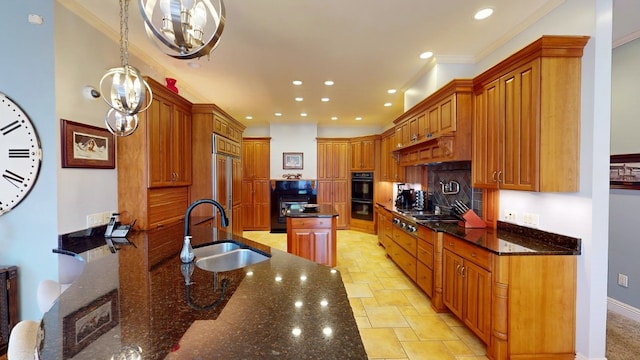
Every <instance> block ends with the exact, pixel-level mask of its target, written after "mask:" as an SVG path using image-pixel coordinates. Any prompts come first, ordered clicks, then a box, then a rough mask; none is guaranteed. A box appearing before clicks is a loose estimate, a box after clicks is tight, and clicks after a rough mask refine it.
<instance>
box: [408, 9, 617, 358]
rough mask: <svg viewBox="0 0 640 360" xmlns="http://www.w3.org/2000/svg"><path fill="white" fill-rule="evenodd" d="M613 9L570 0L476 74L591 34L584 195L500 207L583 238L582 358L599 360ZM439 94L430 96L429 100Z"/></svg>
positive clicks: (544, 196) (523, 197) (504, 202)
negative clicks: (550, 39) (551, 41)
mask: <svg viewBox="0 0 640 360" xmlns="http://www.w3.org/2000/svg"><path fill="white" fill-rule="evenodd" d="M611 12H612V2H611V0H566V1H565V2H564V3H562V4H561V5H560V6H559V7H557V8H556V9H555V10H553V11H552V12H551V13H549V14H548V15H547V16H545V17H544V18H542V19H540V20H539V21H538V22H536V23H534V24H533V25H532V26H530V27H529V28H527V29H526V30H524V31H523V32H522V33H520V34H518V35H517V36H516V37H515V38H514V39H513V40H511V41H509V42H507V43H505V44H504V45H503V46H501V47H500V48H498V49H497V50H495V51H493V52H492V53H490V54H489V55H488V56H487V57H486V58H484V59H482V60H480V61H479V62H478V64H476V67H475V74H474V76H475V75H478V74H480V73H482V72H483V71H485V70H487V69H488V68H490V67H491V66H493V65H495V64H496V63H498V62H500V61H501V60H503V59H504V58H506V57H508V56H509V55H511V54H512V53H514V52H516V51H518V50H519V49H521V48H522V47H524V46H526V45H527V44H529V43H531V42H532V41H534V40H536V39H538V38H539V37H540V36H542V35H545V34H562V35H588V36H591V40H590V41H589V43H588V44H587V46H586V48H585V51H584V56H583V62H582V99H581V103H582V107H581V147H580V167H581V170H580V191H579V192H577V193H529V192H517V191H500V208H501V209H506V208H508V209H512V210H515V211H516V212H517V213H518V214H519V219H518V221H519V222H522V214H523V213H524V212H530V213H536V214H539V215H540V229H542V230H546V231H550V232H555V233H559V234H563V235H568V236H573V237H578V238H581V239H582V255H581V256H579V258H578V298H577V324H576V330H577V333H576V336H577V338H576V351H577V357H578V358H591V359H600V358H604V354H605V329H606V327H605V326H606V295H607V289H606V288H607V277H606V276H607V275H606V270H605V269H607V261H608V255H607V246H608V207H609V205H608V200H609V191H608V181H609V179H608V169H609V168H608V162H609V160H608V158H609V133H610V130H609V126H610V111H609V109H610V96H609V92H610V79H611V74H610V71H611V66H610V58H611V26H612V19H611ZM437 71H438V66H436V67H434V69H433V70H432V71H431V73H429V74H426V75H425V77H424V78H422V79H419V80H418V81H416V86H415V87H411V88H410V90H412V91H413V92H415V91H416V90H417V89H421V88H424V86H425V84H430V83H432V81H433V77H434V76H435V77H436V79H437V83H446V79H445V78H444V77H443V76H442V75H443V73H437V74H434V72H437ZM448 76H452V75H450V74H449V75H448ZM449 80H450V79H449ZM596 89H597V93H596ZM431 92H432V91H431ZM431 92H428V91H427V92H425V93H424V96H423V98H424V97H426V96H428V95H429V94H430V93H431ZM412 94H413V95H412V96H413V98H414V99H415V94H414V93H412ZM405 99H407V97H405ZM405 101H407V100H405ZM408 107H410V106H408ZM596 119H597V120H596ZM501 218H502V216H501Z"/></svg>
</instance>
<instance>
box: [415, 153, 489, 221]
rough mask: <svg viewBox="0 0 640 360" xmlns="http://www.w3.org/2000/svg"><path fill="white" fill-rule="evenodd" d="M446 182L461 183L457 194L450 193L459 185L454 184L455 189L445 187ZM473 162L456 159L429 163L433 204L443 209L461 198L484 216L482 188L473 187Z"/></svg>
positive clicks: (446, 208) (429, 179)
mask: <svg viewBox="0 0 640 360" xmlns="http://www.w3.org/2000/svg"><path fill="white" fill-rule="evenodd" d="M441 182H442V183H444V184H449V183H452V182H456V183H458V184H460V185H459V189H457V190H458V191H457V193H456V194H449V193H450V192H454V191H452V190H456V187H457V185H455V184H453V189H448V190H447V189H445V192H446V193H445V192H443V186H442V185H441ZM471 183H472V182H471V162H470V161H456V162H446V163H439V164H433V165H428V172H427V189H425V190H426V191H427V193H428V194H431V195H432V197H433V205H434V206H436V205H437V206H440V208H441V209H442V210H443V211H447V210H449V209H450V208H451V204H453V203H454V201H456V200H460V201H462V202H463V203H465V204H467V205H468V206H469V207H471V208H472V209H473V211H475V212H476V214H478V216H482V190H481V189H474V188H472V187H471Z"/></svg>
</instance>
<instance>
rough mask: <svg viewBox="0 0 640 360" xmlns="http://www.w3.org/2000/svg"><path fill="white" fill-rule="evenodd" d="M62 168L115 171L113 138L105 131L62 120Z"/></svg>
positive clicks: (114, 144)
mask: <svg viewBox="0 0 640 360" xmlns="http://www.w3.org/2000/svg"><path fill="white" fill-rule="evenodd" d="M60 124H61V128H60V136H61V141H62V167H63V168H92V169H115V167H116V142H115V136H114V135H113V134H112V133H110V132H109V131H108V130H107V129H102V128H99V127H96V126H91V125H87V124H81V123H77V122H73V121H69V120H65V119H62V120H61V122H60Z"/></svg>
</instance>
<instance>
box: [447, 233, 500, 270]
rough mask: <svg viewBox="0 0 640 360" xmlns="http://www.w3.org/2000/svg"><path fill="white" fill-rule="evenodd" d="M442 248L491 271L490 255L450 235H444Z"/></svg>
mask: <svg viewBox="0 0 640 360" xmlns="http://www.w3.org/2000/svg"><path fill="white" fill-rule="evenodd" d="M444 248H445V249H448V250H450V251H452V252H453V253H455V254H457V255H459V256H461V257H463V258H465V259H466V260H469V261H471V262H473V263H475V264H476V265H478V266H481V267H483V268H485V269H487V270H491V266H490V263H491V254H490V253H489V252H488V251H487V250H483V249H481V248H479V247H477V246H475V245H472V244H470V243H468V242H466V241H464V240H461V239H458V238H455V237H453V236H451V235H448V234H445V235H444Z"/></svg>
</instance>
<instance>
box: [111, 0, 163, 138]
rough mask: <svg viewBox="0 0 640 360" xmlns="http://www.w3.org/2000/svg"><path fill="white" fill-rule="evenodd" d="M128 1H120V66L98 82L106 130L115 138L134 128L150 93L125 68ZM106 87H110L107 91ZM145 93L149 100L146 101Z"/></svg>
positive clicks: (134, 71) (135, 73)
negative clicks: (105, 109)
mask: <svg viewBox="0 0 640 360" xmlns="http://www.w3.org/2000/svg"><path fill="white" fill-rule="evenodd" d="M128 23H129V0H120V65H121V66H120V67H117V68H113V69H109V70H108V71H107V73H106V74H104V76H103V77H102V79H101V80H100V92H101V93H102V99H103V100H104V101H105V102H106V103H107V104H108V105H109V106H110V107H111V108H110V109H109V110H108V111H107V114H106V116H105V119H104V121H105V123H106V125H107V129H109V131H110V132H111V133H113V134H114V135H117V136H128V135H131V134H132V133H133V132H134V131H136V129H137V128H138V115H137V114H138V113H139V112H141V111H145V110H146V109H147V108H148V107H149V105H151V100H152V97H153V94H152V93H151V88H149V84H147V82H146V81H145V80H144V79H143V78H142V75H141V74H140V72H139V71H138V69H136V68H135V67H133V66H131V65H129V50H128V47H129V39H128V38H129V24H128ZM107 86H110V88H107ZM147 93H148V94H149V100H148V101H147V99H146V97H147Z"/></svg>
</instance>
